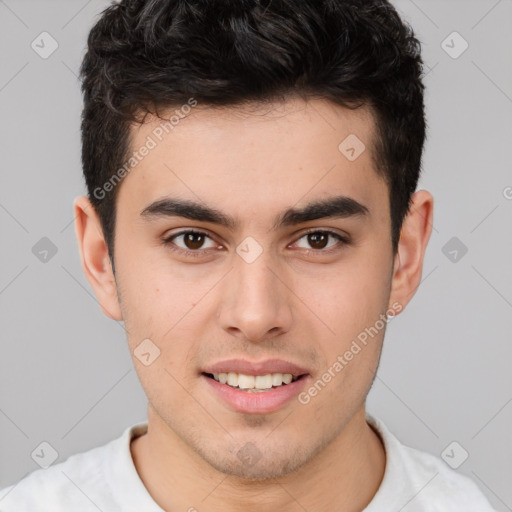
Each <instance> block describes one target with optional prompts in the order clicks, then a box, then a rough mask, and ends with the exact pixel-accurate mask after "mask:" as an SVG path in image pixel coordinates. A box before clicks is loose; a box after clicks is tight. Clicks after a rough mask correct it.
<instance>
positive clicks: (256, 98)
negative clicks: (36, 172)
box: [80, 0, 426, 262]
mask: <svg viewBox="0 0 512 512" xmlns="http://www.w3.org/2000/svg"><path fill="white" fill-rule="evenodd" d="M422 64H423V62H422V59H421V45H420V42H419V41H418V40H417V39H416V37H415V35H414V32H413V30H412V28H411V27H410V26H409V25H408V24H406V23H405V22H403V21H402V20H401V19H400V16H399V15H398V13H397V12H396V10H395V8H394V7H393V6H392V5H391V4H390V3H389V2H388V1H387V0H310V1H307V0H121V1H120V2H117V3H113V4H112V5H110V6H109V7H108V8H106V9H105V10H104V11H103V12H102V13H101V15H100V18H99V20H98V21H97V22H96V24H95V25H94V27H93V28H92V29H91V31H90V33H89V37H88V41H87V51H86V53H85V56H84V58H83V62H82V65H81V69H80V78H81V80H82V92H83V96H84V107H83V112H82V124H81V132H82V165H83V173H84V177H85V181H86V185H87V190H88V196H89V199H90V200H91V203H92V205H93V206H94V208H95V210H96V211H97V213H98V216H99V218H100V222H101V225H102V229H103V234H104V237H105V242H106V244H107V247H108V250H109V255H110V259H111V261H112V262H113V253H114V238H115V237H114V232H115V216H116V196H117V192H118V189H119V187H118V186H117V187H111V190H109V191H108V193H104V194H102V196H101V197H97V196H98V194H95V193H94V191H95V190H96V189H97V188H98V187H101V185H102V184H104V183H105V182H107V181H108V180H109V178H110V177H111V176H112V175H113V174H114V173H115V171H116V169H118V168H119V167H120V166H121V165H122V164H123V162H125V161H126V159H127V157H128V155H129V152H130V142H131V139H130V125H131V124H132V123H133V122H143V121H144V118H145V116H146V115H147V114H148V113H152V114H156V115H158V116H159V117H160V114H159V112H160V110H161V109H169V108H172V107H173V106H180V105H183V104H186V103H187V102H189V100H190V98H191V97H193V98H195V100H196V101H197V102H199V103H201V104H205V105H212V106H213V105H216V106H236V105H242V104H244V103H248V102H256V103H259V102H272V101H276V100H283V99H286V98H288V97H291V96H300V97H302V98H304V99H307V98H311V97H317V98H323V99H327V100H330V101H332V102H334V103H335V104H337V105H340V106H343V107H347V108H351V109H356V108H359V107H361V106H367V107H368V108H369V109H370V111H371V112H372V114H373V116H372V118H373V119H374V124H375V129H374V134H375V135H374V140H373V141H372V158H373V163H374V167H375V171H376V172H377V173H378V174H379V175H380V176H382V178H383V179H385V181H386V183H387V185H388V190H389V202H390V213H391V234H390V236H391V239H392V246H393V250H394V251H396V249H397V247H398V241H399V238H400V230H401V226H402V223H403V220H404V218H405V216H406V215H407V213H408V211H409V207H410V201H411V196H412V194H413V193H414V191H415V189H416V186H417V182H418V179H419V175H420V171H421V156H422V151H423V145H424V141H425V137H426V133H425V132H426V122H425V115H424V104H423V90H424V85H423V83H422V81H421V78H422V76H421V75H422V72H423V70H422ZM109 188H110V187H109Z"/></svg>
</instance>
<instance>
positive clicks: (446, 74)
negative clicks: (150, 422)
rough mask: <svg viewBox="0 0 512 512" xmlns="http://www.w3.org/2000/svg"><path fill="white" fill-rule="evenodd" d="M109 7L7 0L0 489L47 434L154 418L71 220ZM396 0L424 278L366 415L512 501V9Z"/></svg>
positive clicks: (84, 433) (87, 433) (78, 442)
mask: <svg viewBox="0 0 512 512" xmlns="http://www.w3.org/2000/svg"><path fill="white" fill-rule="evenodd" d="M107 5H108V3H107V2H106V1H100V0H92V1H89V2H87V1H70V0H66V1H44V2H41V1H23V0H0V48H1V59H2V60H1V63H2V65H1V66H0V116H1V124H0V130H1V132H0V141H1V145H2V146H1V153H0V154H1V166H2V172H1V186H0V226H1V235H2V237H1V241H2V242H1V247H2V250H1V251H0V268H1V274H0V315H1V326H2V344H1V347H2V352H1V354H2V355H1V357H0V446H1V457H0V487H3V486H6V485H8V484H11V483H13V482H15V481H16V480H18V479H19V478H21V477H22V476H24V475H25V474H26V473H28V472H29V471H32V470H34V469H37V468H38V467H39V466H37V464H36V463H35V462H34V460H32V458H31V453H32V451H33V450H34V449H35V448H36V447H37V446H38V445H39V444H40V442H41V441H47V442H49V443H50V444H51V445H52V446H53V447H54V448H55V449H56V450H57V452H58V454H59V458H58V459H57V462H60V461H63V460H65V459H66V458H67V457H68V456H69V455H71V454H72V453H76V452H78V451H84V450H87V449H89V448H92V447H94V446H97V445H99V444H103V443H105V442H107V441H109V440H111V439H113V438H115V437H117V436H119V435H120V434H121V432H122V431H123V430H124V428H125V427H126V426H128V425H130V424H132V423H135V422H139V421H143V420H144V419H145V417H146V399H145V395H144V393H143V391H142V389H141V387H140V384H139V382H138V380H137V377H136V374H135V371H134V369H133V368H132V363H131V359H130V354H129V352H128V350H127V344H126V341H125V337H124V330H123V328H122V324H118V323H116V322H114V321H112V320H109V319H108V318H107V317H105V316H103V314H102V312H101V310H100V308H99V306H98V304H97V302H96V299H95V297H94V295H93V293H92V290H91V288H90V286H89V284H88V282H87V281H86V279H85V277H84V276H83V274H82V270H81V267H80V260H79V255H78V249H77V246H76V241H75V234H74V226H73V210H72V201H73V198H74V197H75V196H77V195H80V194H83V193H84V192H85V187H84V184H83V181H82V176H81V165H80V139H79V135H80V134H79V117H80V111H81V95H80V91H79V86H78V82H77V78H76V74H77V72H78V68H79V65H80V60H81V56H82V54H83V49H84V44H85V40H86V35H87V32H88V29H89V28H90V27H91V25H92V23H93V21H94V19H95V17H96V15H97V14H98V13H99V12H100V11H101V10H102V9H103V8H104V7H106V6H107ZM395 5H396V6H397V8H398V10H399V11H400V12H401V13H402V14H403V16H404V17H405V19H406V20H408V21H409V22H410V23H411V24H412V26H413V28H414V29H415V31H416V34H417V36H418V37H419V39H420V40H421V41H422V44H423V56H424V59H425V62H426V64H427V65H428V69H431V71H430V72H429V73H428V75H427V77H426V78H425V84H426V86H427V91H426V103H427V117H428V125H429V132H428V141H427V145H426V152H425V159H424V165H423V168H424V176H423V179H422V182H421V187H420V188H426V189H427V190H430V191H431V192H432V193H433V195H434V197H435V215H434V230H433V233H432V238H431V241H430V245H429V248H428V250H427V254H426V261H425V267H424V274H423V281H422V284H421V286H420V288H419V290H418V292H417V293H416V296H415V298H414V299H413V300H412V302H411V303H410V304H409V306H408V307H407V309H406V311H405V312H404V313H403V314H401V315H400V316H399V317H398V318H397V320H396V321H394V322H392V323H391V324H390V325H389V328H388V332H387V334H386V340H385V344H384V352H383V356H382V359H381V365H380V369H379V372H378V376H377V378H376V380H375V383H374V386H373V388H372V390H371V393H370V396H369V399H368V409H369V411H370V412H371V413H373V414H375V415H377V416H379V417H380V418H382V419H383V420H384V422H385V423H386V424H387V425H388V427H389V428H390V430H391V431H392V432H394V433H395V434H396V435H397V436H398V437H399V438H400V439H401V440H402V441H403V442H404V443H405V444H409V445H411V446H414V447H417V448H419V449H422V450H426V451H429V452H431V453H434V454H436V455H439V456H441V453H442V452H443V450H444V449H445V448H446V447H447V446H448V445H449V444H450V443H451V442H452V441H457V442H458V443H459V445H460V446H461V447H463V448H464V449H465V450H467V452H468V453H469V458H468V459H467V460H466V461H465V462H464V463H463V464H462V465H461V466H460V467H459V468H458V469H457V471H459V472H461V473H463V474H467V475H469V476H471V477H472V478H473V479H474V480H475V481H476V482H477V484H478V485H479V486H480V488H481V489H482V490H483V492H484V493H485V494H486V495H487V496H488V497H489V500H490V501H491V502H492V503H493V505H494V506H495V508H496V509H497V510H499V511H505V510H512V486H511V485H510V483H511V481H512V447H511V446H512V442H511V440H510V433H511V432H512V404H511V402H512V372H511V370H510V362H511V356H512V343H511V335H510V318H511V314H512V271H511V264H512V222H511V221H512V188H507V187H512V169H511V164H510V147H511V146H512V50H511V48H512V2H511V1H507V0H501V1H495V0H489V1H483V0H482V1H467V0H464V1H462V0H461V1H453V0H452V1H446V0H443V1H432V0H428V1H426V0H422V1H420V0H416V1H412V0H402V1H396V2H395ZM43 31H47V32H49V33H50V34H51V35H52V37H53V38H54V39H55V40H56V41H57V42H58V45H59V47H58V49H57V50H56V51H55V52H54V53H53V54H52V55H51V56H50V57H48V58H47V59H43V58H41V57H40V56H39V55H38V54H37V53H36V52H35V51H34V50H33V49H32V48H31V42H32V41H33V40H35V39H36V38H37V36H39V34H40V33H41V32H43ZM453 31H457V32H458V33H460V35H461V36H462V37H463V38H464V39H465V40H466V41H467V42H468V43H469V47H468V49H467V50H466V51H465V52H464V53H462V55H460V56H459V57H458V58H452V57H451V56H450V55H448V53H447V52H446V51H445V49H444V48H443V46H442V41H444V40H445V39H446V38H447V36H448V35H449V34H451V33H452V32H453ZM452 39H453V37H452V38H451V39H450V38H449V39H448V41H447V43H445V44H449V45H450V46H452V47H453V48H452V49H451V50H450V51H451V52H454V51H458V50H459V49H460V48H461V47H462V46H461V41H460V40H458V39H453V43H452V42H451V41H452ZM46 48H48V46H46ZM42 237H48V238H49V239H50V240H51V241H52V242H53V244H55V246H56V248H57V253H56V254H55V255H54V256H51V253H49V255H48V256H47V261H46V262H43V261H40V259H38V258H37V257H36V256H35V255H34V254H33V252H32V248H33V247H34V245H35V244H36V243H37V242H38V241H39V240H40V239H41V238H42ZM452 237H457V239H458V240H459V242H456V243H458V244H459V245H460V243H462V244H464V245H465V246H466V247H467V248H468V252H467V254H465V255H464V256H461V254H462V253H461V252H460V250H459V252H458V261H456V262H453V261H451V260H450V258H451V257H452V255H450V254H449V251H452V250H453V247H452V246H451V245H448V246H447V248H446V249H445V250H444V252H443V247H445V245H446V244H447V243H448V242H449V240H450V239H451V238H452ZM452 243H453V242H452ZM36 247H37V246H36ZM445 253H446V254H447V255H448V256H449V257H450V258H449V257H448V256H446V255H445ZM449 453H450V455H452V453H453V457H455V459H456V458H457V457H460V455H461V453H462V451H461V448H460V447H458V446H457V447H456V448H455V451H454V452H449ZM453 457H452V459H453Z"/></svg>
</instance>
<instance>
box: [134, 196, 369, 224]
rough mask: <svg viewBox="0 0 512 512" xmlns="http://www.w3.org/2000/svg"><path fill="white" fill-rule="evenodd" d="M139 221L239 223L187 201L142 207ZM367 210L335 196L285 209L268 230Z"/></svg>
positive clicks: (357, 214)
mask: <svg viewBox="0 0 512 512" xmlns="http://www.w3.org/2000/svg"><path fill="white" fill-rule="evenodd" d="M140 215H141V217H143V218H145V219H148V220H153V219H155V218H161V217H164V218H165V217H184V218H187V219H190V220H196V221H200V222H211V223H213V224H219V225H221V226H224V227H226V228H228V229H231V230H235V229H237V228H238V227H239V225H240V222H239V221H238V220H237V219H236V218H234V217H232V216H230V215H228V214H226V213H224V212H222V211H220V210H218V209H216V208H213V207H211V206H207V205H205V204H202V203H197V202H195V201H191V200H188V199H180V198H174V197H165V198H164V199H159V200H157V201H154V202H153V203H151V204H150V205H148V206H146V207H145V208H144V209H143V210H142V211H141V213H140ZM369 215H370V211H369V209H368V208H367V207H366V206H365V205H363V204H361V203H360V202H358V201H356V200H355V199H352V198H351V197H347V196H335V197H330V198H328V199H323V200H318V201H314V202H312V203H309V204H307V205H306V206H304V207H301V208H289V209H288V210H285V211H284V212H282V213H281V214H279V215H277V217H276V218H275V221H274V225H273V226H272V228H271V229H274V230H276V229H278V228H280V227H287V226H294V225H296V224H301V223H304V222H308V221H312V220H317V219H327V218H349V217H365V216H369Z"/></svg>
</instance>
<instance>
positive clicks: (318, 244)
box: [307, 231, 329, 249]
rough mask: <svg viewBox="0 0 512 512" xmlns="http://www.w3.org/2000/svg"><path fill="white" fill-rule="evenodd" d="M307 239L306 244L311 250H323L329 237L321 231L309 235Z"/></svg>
mask: <svg viewBox="0 0 512 512" xmlns="http://www.w3.org/2000/svg"><path fill="white" fill-rule="evenodd" d="M307 237H308V242H309V244H310V245H311V247H312V248H313V249H325V247H326V245H327V243H328V241H329V235H328V234H327V233H324V232H322V231H317V232H316V233H309V234H308V235H307Z"/></svg>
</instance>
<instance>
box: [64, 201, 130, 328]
mask: <svg viewBox="0 0 512 512" xmlns="http://www.w3.org/2000/svg"><path fill="white" fill-rule="evenodd" d="M73 209H74V213H75V233H76V238H77V241H78V247H79V250H80V258H81V260H82V269H83V271H84V274H85V277H86V278H87V280H88V281H89V283H90V284H91V286H92V288H93V290H94V293H95V294H96V297H97V299H98V302H99V304H100V307H101V310H102V311H103V313H104V314H105V315H107V316H108V317H109V318H111V319H112V320H122V319H123V315H122V313H121V307H120V304H119V299H118V296H117V286H116V281H115V277H114V272H113V270H112V265H111V263H110V259H109V255H108V249H107V244H106V242H105V239H104V237H103V229H102V227H101V223H100V220H99V217H98V214H97V213H96V210H95V209H94V206H93V205H92V204H91V202H90V201H89V199H87V197H85V196H79V197H77V198H75V200H74V202H73Z"/></svg>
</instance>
